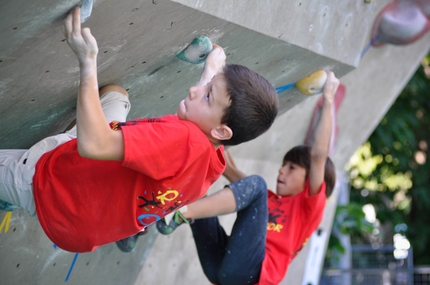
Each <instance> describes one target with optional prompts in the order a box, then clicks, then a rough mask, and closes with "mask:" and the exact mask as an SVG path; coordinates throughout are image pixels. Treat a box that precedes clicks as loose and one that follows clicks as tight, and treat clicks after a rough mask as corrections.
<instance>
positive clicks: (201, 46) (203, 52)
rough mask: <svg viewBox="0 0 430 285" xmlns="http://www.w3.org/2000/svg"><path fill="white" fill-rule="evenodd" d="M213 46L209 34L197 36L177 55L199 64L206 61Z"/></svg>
mask: <svg viewBox="0 0 430 285" xmlns="http://www.w3.org/2000/svg"><path fill="white" fill-rule="evenodd" d="M212 48H213V47H212V42H211V40H210V39H209V38H208V37H207V36H197V37H196V38H195V39H194V40H193V41H192V42H191V43H190V44H189V45H188V46H187V47H186V48H185V49H184V50H182V51H181V52H180V53H178V54H177V55H176V57H177V58H179V59H182V60H184V61H186V62H189V63H194V64H198V63H202V62H204V61H205V59H206V57H207V55H208V54H209V53H210V52H211V51H212Z"/></svg>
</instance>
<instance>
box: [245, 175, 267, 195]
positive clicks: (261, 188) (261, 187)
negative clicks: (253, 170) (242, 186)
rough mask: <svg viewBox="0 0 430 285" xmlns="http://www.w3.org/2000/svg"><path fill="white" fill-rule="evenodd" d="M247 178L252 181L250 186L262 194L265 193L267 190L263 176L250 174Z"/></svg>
mask: <svg viewBox="0 0 430 285" xmlns="http://www.w3.org/2000/svg"><path fill="white" fill-rule="evenodd" d="M248 179H249V180H250V182H251V183H252V186H253V187H252V188H253V189H254V190H255V191H256V192H258V193H261V194H263V195H266V192H267V184H266V181H265V180H264V178H263V177H261V176H259V175H251V176H248Z"/></svg>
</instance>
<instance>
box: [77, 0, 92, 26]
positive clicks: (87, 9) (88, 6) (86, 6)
mask: <svg viewBox="0 0 430 285" xmlns="http://www.w3.org/2000/svg"><path fill="white" fill-rule="evenodd" d="M80 6H81V23H83V22H85V21H86V20H88V19H89V18H90V16H91V12H92V10H93V0H82V1H81V4H80Z"/></svg>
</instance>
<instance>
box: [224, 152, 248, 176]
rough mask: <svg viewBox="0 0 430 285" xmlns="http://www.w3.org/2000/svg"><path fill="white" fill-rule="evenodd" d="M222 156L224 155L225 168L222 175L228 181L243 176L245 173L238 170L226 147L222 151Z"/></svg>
mask: <svg viewBox="0 0 430 285" xmlns="http://www.w3.org/2000/svg"><path fill="white" fill-rule="evenodd" d="M224 157H225V162H226V166H225V170H224V173H223V175H224V177H225V178H227V179H228V181H230V182H235V181H237V180H239V179H242V178H245V177H246V174H245V173H243V172H242V171H240V170H239V169H238V168H237V167H236V164H235V163H234V160H233V157H232V156H231V154H230V152H229V151H228V150H227V149H226V150H225V151H224Z"/></svg>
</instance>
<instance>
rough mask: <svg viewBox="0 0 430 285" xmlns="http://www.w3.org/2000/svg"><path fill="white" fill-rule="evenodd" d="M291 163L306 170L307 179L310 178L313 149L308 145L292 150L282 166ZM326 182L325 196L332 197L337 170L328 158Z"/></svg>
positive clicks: (325, 174) (325, 170)
mask: <svg viewBox="0 0 430 285" xmlns="http://www.w3.org/2000/svg"><path fill="white" fill-rule="evenodd" d="M287 161H290V162H292V163H295V164H298V165H300V166H302V167H304V168H305V169H306V178H307V177H308V176H309V171H310V169H311V148H310V146H306V145H299V146H295V147H293V148H292V149H290V150H289V151H288V152H287V153H286V154H285V156H284V159H283V161H282V164H285V162H287ZM324 181H325V184H326V190H325V195H326V197H327V198H328V197H330V195H331V193H332V192H333V189H334V185H335V184H336V170H335V168H334V164H333V161H332V160H331V159H330V157H327V160H326V162H325V168H324Z"/></svg>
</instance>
